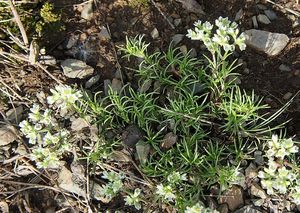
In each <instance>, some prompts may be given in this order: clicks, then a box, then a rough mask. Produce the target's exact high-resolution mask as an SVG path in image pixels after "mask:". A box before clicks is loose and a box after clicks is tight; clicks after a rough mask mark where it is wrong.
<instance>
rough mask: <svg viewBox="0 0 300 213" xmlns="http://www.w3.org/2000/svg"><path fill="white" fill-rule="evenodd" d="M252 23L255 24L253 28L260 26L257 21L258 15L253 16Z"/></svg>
mask: <svg viewBox="0 0 300 213" xmlns="http://www.w3.org/2000/svg"><path fill="white" fill-rule="evenodd" d="M252 24H253V28H258V23H257V18H256V16H253V17H252Z"/></svg>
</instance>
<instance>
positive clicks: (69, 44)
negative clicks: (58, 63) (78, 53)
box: [66, 35, 79, 49]
mask: <svg viewBox="0 0 300 213" xmlns="http://www.w3.org/2000/svg"><path fill="white" fill-rule="evenodd" d="M78 39H79V35H71V36H70V38H69V39H68V42H67V44H66V48H67V49H71V48H72V47H73V46H75V45H76V43H77V41H78Z"/></svg>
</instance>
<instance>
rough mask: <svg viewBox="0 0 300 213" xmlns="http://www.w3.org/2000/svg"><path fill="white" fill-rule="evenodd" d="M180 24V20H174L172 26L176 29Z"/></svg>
mask: <svg viewBox="0 0 300 213" xmlns="http://www.w3.org/2000/svg"><path fill="white" fill-rule="evenodd" d="M181 23H182V19H181V18H176V19H174V25H175V27H178V26H179V25H180V24H181Z"/></svg>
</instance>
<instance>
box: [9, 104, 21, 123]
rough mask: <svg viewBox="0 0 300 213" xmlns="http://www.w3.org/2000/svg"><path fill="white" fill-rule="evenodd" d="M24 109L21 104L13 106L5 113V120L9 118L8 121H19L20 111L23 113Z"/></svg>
mask: <svg viewBox="0 0 300 213" xmlns="http://www.w3.org/2000/svg"><path fill="white" fill-rule="evenodd" d="M23 111H24V109H23V106H22V105H20V106H18V107H15V108H13V109H10V110H8V111H7V112H6V113H5V114H6V118H7V120H9V121H10V122H16V123H19V122H20V120H21V117H22V113H23Z"/></svg>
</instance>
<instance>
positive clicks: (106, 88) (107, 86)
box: [103, 79, 111, 96]
mask: <svg viewBox="0 0 300 213" xmlns="http://www.w3.org/2000/svg"><path fill="white" fill-rule="evenodd" d="M103 84H104V95H105V96H108V94H109V90H110V88H111V80H109V79H105V80H104V82H103Z"/></svg>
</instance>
